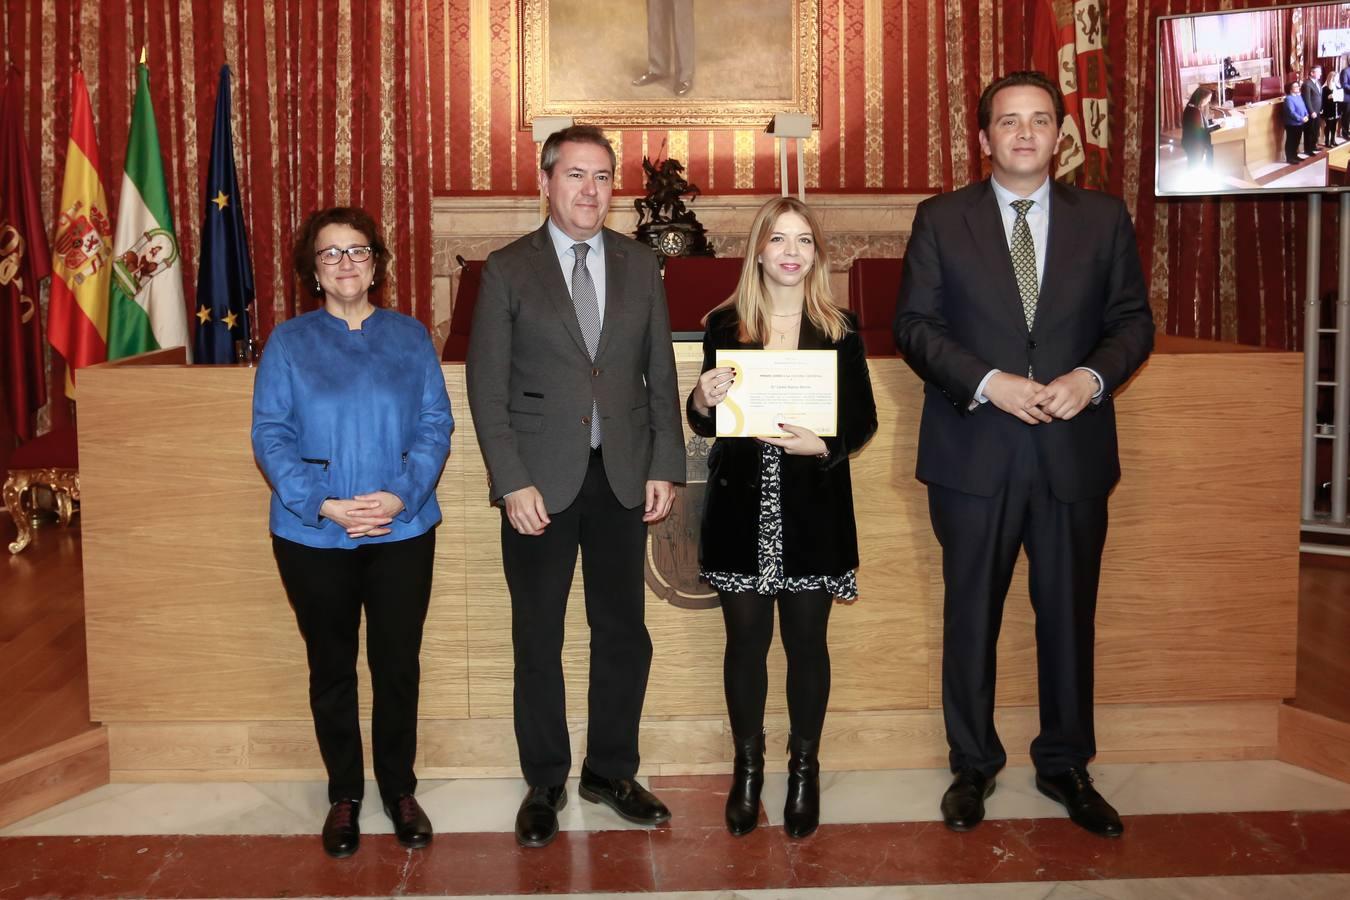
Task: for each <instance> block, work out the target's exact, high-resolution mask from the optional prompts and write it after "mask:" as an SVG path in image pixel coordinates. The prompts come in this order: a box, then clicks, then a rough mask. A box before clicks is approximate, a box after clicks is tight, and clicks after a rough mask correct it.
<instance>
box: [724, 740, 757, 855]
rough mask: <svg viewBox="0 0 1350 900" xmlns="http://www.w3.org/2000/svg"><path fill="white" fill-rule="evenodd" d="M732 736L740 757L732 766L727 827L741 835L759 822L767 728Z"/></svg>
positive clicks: (733, 832) (752, 828) (737, 835)
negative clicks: (757, 731)
mask: <svg viewBox="0 0 1350 900" xmlns="http://www.w3.org/2000/svg"><path fill="white" fill-rule="evenodd" d="M732 740H733V741H734V743H735V746H736V759H735V761H734V762H733V768H732V770H731V791H730V792H729V793H728V794H727V831H730V832H731V833H732V834H734V835H735V836H736V837H740V836H741V835H744V834H749V833H750V832H752V831H754V830H755V826H756V825H758V824H759V795H760V791H761V790H763V788H764V732H762V731H761V732H760V733H759V734H757V735H754V736H753V737H748V738H742V737H734V738H732Z"/></svg>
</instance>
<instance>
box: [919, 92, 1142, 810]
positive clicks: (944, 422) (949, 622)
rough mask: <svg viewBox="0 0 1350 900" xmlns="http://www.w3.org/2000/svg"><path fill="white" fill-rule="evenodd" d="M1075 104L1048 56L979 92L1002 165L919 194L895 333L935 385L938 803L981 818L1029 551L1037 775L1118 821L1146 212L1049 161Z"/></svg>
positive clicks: (926, 464) (989, 141) (929, 455)
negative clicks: (1121, 437) (1126, 521)
mask: <svg viewBox="0 0 1350 900" xmlns="http://www.w3.org/2000/svg"><path fill="white" fill-rule="evenodd" d="M1063 120H1064V101H1063V98H1062V97H1061V95H1060V93H1059V89H1058V87H1057V86H1056V85H1055V84H1054V83H1053V82H1051V81H1050V80H1048V79H1047V78H1046V77H1045V76H1044V75H1042V74H1041V73H1039V72H1015V73H1012V74H1011V75H1007V76H1005V77H1003V78H1001V79H999V80H998V81H996V82H994V83H993V84H992V85H990V86H989V87H988V88H987V89H986V90H985V92H984V94H983V96H981V98H980V105H979V125H980V146H981V147H982V148H983V150H984V152H985V154H986V155H987V156H988V157H989V158H990V160H991V163H992V170H993V177H992V178H991V179H990V180H987V181H983V182H980V183H978V184H974V185H971V186H969V187H966V188H963V189H961V190H959V191H955V192H953V193H949V194H942V195H939V196H936V197H932V198H930V199H928V200H926V201H924V202H923V203H922V204H920V205H919V208H918V211H917V213H916V215H915V218H914V226H913V231H912V233H911V236H910V240H909V245H908V248H907V250H906V252H905V267H904V280H903V281H902V283H901V290H900V305H899V308H898V310H897V312H896V318H895V339H896V344H897V345H898V346H899V348H900V350H901V352H902V353H903V354H904V355H905V360H906V362H908V363H909V365H910V366H911V367H912V368H913V369H914V371H915V372H917V373H918V374H919V376H920V377H921V378H923V380H924V381H925V382H926V384H925V387H924V407H923V420H922V424H921V426H920V431H919V458H918V473H917V474H918V477H919V479H920V480H921V481H923V482H925V483H926V484H927V485H928V503H929V513H930V516H931V518H932V522H933V530H934V532H935V533H936V534H937V538H938V541H939V543H941V545H942V571H943V579H944V581H945V584H946V599H945V605H944V610H943V617H944V624H943V660H942V707H943V716H944V719H945V722H946V727H947V742H948V745H949V746H950V748H951V752H950V763H951V769H952V772H953V773H954V774H955V779H954V780H953V781H952V785H951V787H950V788H949V789H948V790H947V792H946V794H944V795H943V798H942V815H943V819H944V820H945V821H946V823H947V825H948V826H949V827H951V828H952V829H954V830H957V831H965V830H968V829H970V828H973V827H975V826H976V825H978V824H979V822H980V821H981V820H982V819H983V818H984V799H985V798H986V797H987V796H988V795H989V794H990V793H991V792H992V791H993V789H994V776H995V775H996V774H997V772H998V771H999V769H1001V768H1002V767H1003V766H1004V764H1005V763H1006V761H1007V755H1006V753H1005V752H1004V750H1003V745H1002V744H1001V743H1000V742H999V739H998V735H997V733H996V732H995V729H994V680H995V670H996V647H997V643H998V634H999V626H1000V622H1001V620H1002V615H1003V602H1004V598H1005V596H1006V594H1007V590H1008V583H1009V581H1010V580H1011V578H1012V572H1013V565H1014V563H1015V562H1016V560H1017V555H1018V551H1019V548H1022V547H1025V548H1026V552H1027V558H1028V561H1029V563H1030V569H1031V578H1030V581H1031V602H1032V606H1033V607H1034V609H1035V612H1036V654H1037V671H1038V676H1039V685H1040V720H1041V730H1040V734H1039V736H1038V737H1037V738H1036V739H1035V740H1034V741H1033V742H1032V745H1031V758H1032V761H1033V762H1034V763H1035V766H1036V773H1037V774H1036V785H1037V787H1039V788H1040V790H1041V791H1042V792H1043V793H1045V794H1046V795H1047V796H1050V797H1051V798H1053V799H1055V800H1057V801H1059V802H1060V803H1062V804H1063V805H1064V806H1065V807H1066V808H1067V810H1068V812H1069V815H1070V817H1071V818H1072V819H1073V821H1074V822H1076V823H1078V824H1079V825H1081V826H1082V827H1084V828H1086V829H1088V830H1090V831H1092V832H1094V833H1096V834H1102V835H1109V836H1114V835H1118V834H1120V833H1121V830H1122V826H1121V822H1120V818H1119V816H1118V815H1117V814H1116V811H1115V810H1114V809H1112V808H1111V806H1110V805H1109V804H1108V803H1107V802H1106V800H1105V799H1104V798H1103V797H1102V796H1101V795H1100V794H1099V793H1098V792H1097V791H1096V790H1095V789H1094V788H1093V787H1092V780H1091V778H1089V777H1088V774H1087V763H1088V760H1089V759H1091V758H1092V756H1093V755H1094V754H1095V753H1096V744H1095V739H1094V735H1093V710H1092V685H1093V641H1094V631H1093V618H1094V613H1095V609H1096V602H1097V581H1098V575H1099V572H1100V568H1101V555H1102V547H1103V545H1104V543H1105V540H1106V499H1107V494H1108V493H1109V492H1110V490H1111V488H1112V486H1114V485H1115V483H1116V481H1117V480H1118V478H1119V476H1120V462H1119V458H1118V455H1117V451H1116V426H1115V412H1114V409H1113V408H1112V401H1111V392H1112V391H1114V390H1115V389H1116V388H1118V387H1120V385H1121V384H1123V383H1124V382H1125V381H1126V379H1128V378H1129V377H1130V375H1131V373H1133V372H1134V371H1135V370H1136V369H1137V368H1138V367H1139V366H1140V365H1141V364H1142V363H1143V362H1144V360H1145V359H1146V358H1147V357H1148V354H1149V352H1150V350H1151V349H1152V346H1153V321H1152V317H1151V315H1150V313H1149V306H1148V298H1147V296H1146V294H1145V290H1144V279H1143V273H1142V271H1141V270H1140V266H1139V254H1138V251H1137V248H1136V246H1135V238H1134V227H1133V225H1132V224H1131V222H1130V217H1129V214H1128V212H1127V211H1126V209H1125V205H1124V204H1123V203H1121V202H1120V200H1118V199H1116V198H1115V197H1111V196H1108V195H1106V194H1101V193H1097V192H1095V191H1084V190H1079V189H1077V188H1073V187H1068V186H1065V185H1061V184H1059V183H1057V182H1055V181H1053V180H1052V179H1051V177H1050V173H1051V166H1052V164H1053V160H1054V154H1055V146H1056V144H1057V142H1058V139H1059V133H1060V125H1061V124H1062V122H1063Z"/></svg>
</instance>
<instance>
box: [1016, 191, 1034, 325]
mask: <svg viewBox="0 0 1350 900" xmlns="http://www.w3.org/2000/svg"><path fill="white" fill-rule="evenodd" d="M1031 203H1032V201H1030V200H1014V201H1013V202H1012V208H1013V210H1014V211H1016V213H1017V219H1016V220H1015V221H1014V222H1013V230H1012V248H1011V249H1012V264H1013V273H1014V274H1016V275H1017V293H1019V294H1021V295H1022V315H1024V316H1026V319H1027V328H1031V324H1032V323H1033V322H1034V321H1036V298H1037V295H1038V294H1039V293H1040V287H1039V286H1038V285H1037V278H1036V244H1035V243H1034V242H1033V241H1032V240H1031V227H1030V226H1029V225H1027V210H1029V209H1031Z"/></svg>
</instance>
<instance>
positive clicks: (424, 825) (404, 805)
mask: <svg viewBox="0 0 1350 900" xmlns="http://www.w3.org/2000/svg"><path fill="white" fill-rule="evenodd" d="M384 811H385V813H386V814H387V815H388V816H389V820H390V821H391V822H393V823H394V836H395V837H397V838H398V842H399V843H400V844H402V845H403V846H405V847H410V848H412V849H413V850H416V849H418V848H420V847H425V846H426V845H427V844H430V843H431V820H430V819H428V818H427V814H426V813H424V812H422V807H421V805H420V804H419V803H418V802H417V798H416V797H414V796H413V795H412V794H402V795H400V796H399V797H398V799H396V800H395V801H394V802H393V803H386V804H385V805H384Z"/></svg>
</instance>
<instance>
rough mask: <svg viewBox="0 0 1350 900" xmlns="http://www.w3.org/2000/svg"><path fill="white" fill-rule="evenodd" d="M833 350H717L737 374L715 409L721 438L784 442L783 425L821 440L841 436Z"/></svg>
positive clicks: (720, 362)
mask: <svg viewBox="0 0 1350 900" xmlns="http://www.w3.org/2000/svg"><path fill="white" fill-rule="evenodd" d="M835 356H836V351H834V350H785V351H779V350H718V351H717V365H718V366H730V367H731V368H733V369H735V370H736V374H735V377H734V380H733V381H732V382H731V390H729V391H728V392H727V396H726V399H725V400H723V401H722V402H721V403H719V404H718V405H717V436H718V437H782V436H783V434H784V432H783V429H781V428H779V427H778V423H779V422H786V423H787V424H789V425H798V426H800V427H802V428H808V429H810V430H811V431H814V432H815V433H816V434H818V435H820V436H821V437H832V436H833V435H835V434H836V433H837V430H838V422H839V368H838V363H837V361H836V359H835Z"/></svg>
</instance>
